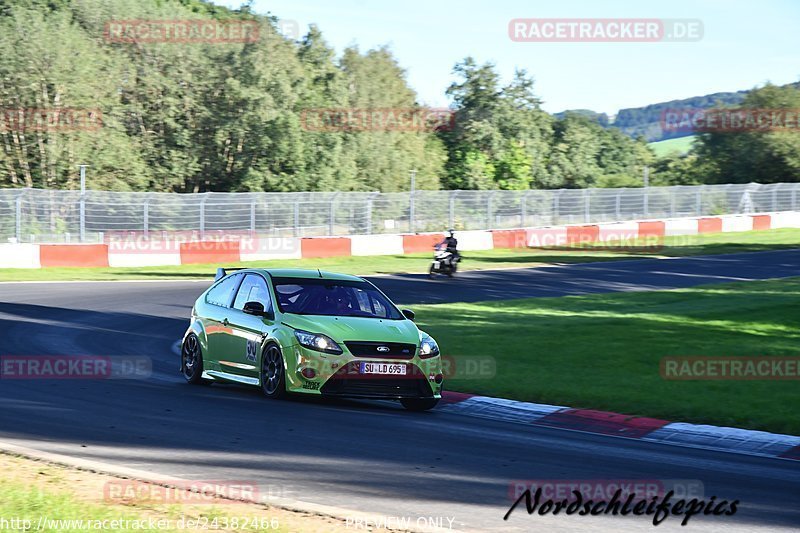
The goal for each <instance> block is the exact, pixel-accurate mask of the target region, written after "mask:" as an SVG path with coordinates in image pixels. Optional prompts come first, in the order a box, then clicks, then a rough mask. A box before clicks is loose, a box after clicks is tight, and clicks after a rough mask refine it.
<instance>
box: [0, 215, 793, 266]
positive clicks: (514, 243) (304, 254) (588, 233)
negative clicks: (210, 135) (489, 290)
mask: <svg viewBox="0 0 800 533" xmlns="http://www.w3.org/2000/svg"><path fill="white" fill-rule="evenodd" d="M777 228H800V211H783V212H777V213H759V214H754V215H721V216H718V217H700V218H675V219H666V220H642V221H626V222H609V223H602V224H591V225H574V226H552V227H538V228H522V229H514V230H484V231H457V232H456V238H458V243H459V249H461V250H464V251H470V250H491V249H493V248H517V247H525V246H527V247H532V248H547V247H555V246H565V245H567V244H575V243H588V242H605V241H613V240H632V239H636V238H642V237H653V236H656V237H662V236H673V235H697V234H698V233H711V232H732V231H747V230H750V229H756V230H765V229H777ZM443 237H444V234H443V233H422V234H413V235H411V234H405V235H358V236H351V237H303V238H294V237H287V238H282V237H259V238H255V237H251V236H246V235H245V236H241V238H240V239H238V240H220V241H215V240H207V241H189V242H179V241H177V240H176V241H157V240H154V241H149V240H139V241H124V240H123V241H110V242H109V244H13V243H8V244H0V268H43V267H105V266H112V267H136V266H166V265H181V264H202V263H238V262H240V261H262V260H270V259H301V258H322V257H336V256H350V255H359V256H362V255H400V254H410V253H419V252H431V251H432V249H433V245H434V244H436V243H438V242H441V241H442V239H443Z"/></svg>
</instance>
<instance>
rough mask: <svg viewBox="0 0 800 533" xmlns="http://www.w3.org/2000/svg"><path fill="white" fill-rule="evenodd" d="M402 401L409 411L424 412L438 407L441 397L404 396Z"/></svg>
mask: <svg viewBox="0 0 800 533" xmlns="http://www.w3.org/2000/svg"><path fill="white" fill-rule="evenodd" d="M400 403H401V404H403V407H405V408H406V409H408V410H409V411H415V412H422V411H429V410H431V409H433V408H434V407H436V404H438V403H439V398H402V399H401V400H400Z"/></svg>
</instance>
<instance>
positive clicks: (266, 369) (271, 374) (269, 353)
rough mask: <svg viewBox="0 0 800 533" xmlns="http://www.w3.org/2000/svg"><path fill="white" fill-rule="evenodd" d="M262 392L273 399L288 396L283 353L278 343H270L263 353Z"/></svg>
mask: <svg viewBox="0 0 800 533" xmlns="http://www.w3.org/2000/svg"><path fill="white" fill-rule="evenodd" d="M261 392H263V393H264V396H266V397H267V398H270V399H273V400H277V399H280V398H285V397H286V372H285V371H284V367H283V354H281V349H280V348H279V347H278V345H277V344H268V345H267V347H266V348H264V353H263V354H262V355H261Z"/></svg>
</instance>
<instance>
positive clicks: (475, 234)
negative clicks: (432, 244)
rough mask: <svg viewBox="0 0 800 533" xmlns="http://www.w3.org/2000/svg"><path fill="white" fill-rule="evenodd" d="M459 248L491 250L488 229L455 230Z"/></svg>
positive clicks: (490, 233)
mask: <svg viewBox="0 0 800 533" xmlns="http://www.w3.org/2000/svg"><path fill="white" fill-rule="evenodd" d="M456 239H458V249H459V250H491V249H492V248H494V241H493V240H492V232H490V231H456Z"/></svg>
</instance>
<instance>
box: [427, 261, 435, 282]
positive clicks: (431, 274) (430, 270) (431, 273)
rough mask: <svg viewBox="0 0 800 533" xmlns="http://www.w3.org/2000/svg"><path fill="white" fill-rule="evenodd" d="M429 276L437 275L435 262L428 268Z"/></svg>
mask: <svg viewBox="0 0 800 533" xmlns="http://www.w3.org/2000/svg"><path fill="white" fill-rule="evenodd" d="M428 277H429V278H431V279H433V278H435V277H436V269H434V268H433V264H431V267H430V268H429V269H428Z"/></svg>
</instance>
